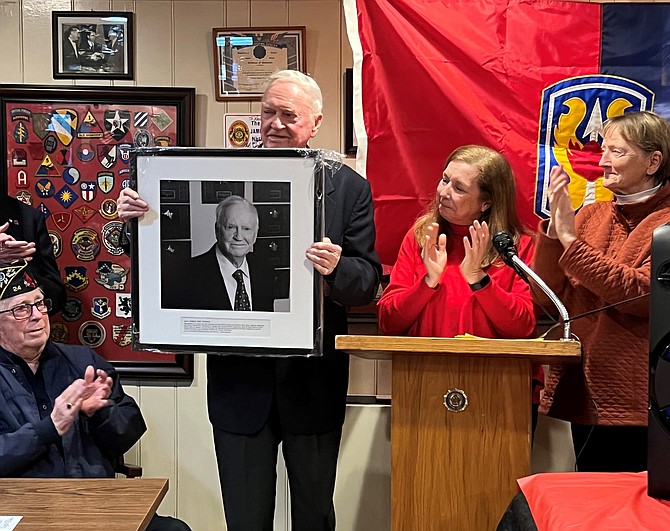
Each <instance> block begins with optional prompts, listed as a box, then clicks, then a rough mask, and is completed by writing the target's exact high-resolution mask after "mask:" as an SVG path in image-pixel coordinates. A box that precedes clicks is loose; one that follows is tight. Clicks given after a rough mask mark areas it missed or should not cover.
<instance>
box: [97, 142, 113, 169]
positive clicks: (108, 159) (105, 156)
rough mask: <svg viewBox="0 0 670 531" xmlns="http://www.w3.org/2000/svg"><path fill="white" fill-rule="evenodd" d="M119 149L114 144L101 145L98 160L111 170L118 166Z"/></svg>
mask: <svg viewBox="0 0 670 531" xmlns="http://www.w3.org/2000/svg"><path fill="white" fill-rule="evenodd" d="M116 153H117V148H116V145H114V144H100V145H99V146H98V160H99V161H100V164H102V167H103V168H105V169H107V170H109V169H110V168H112V167H113V166H114V164H116Z"/></svg>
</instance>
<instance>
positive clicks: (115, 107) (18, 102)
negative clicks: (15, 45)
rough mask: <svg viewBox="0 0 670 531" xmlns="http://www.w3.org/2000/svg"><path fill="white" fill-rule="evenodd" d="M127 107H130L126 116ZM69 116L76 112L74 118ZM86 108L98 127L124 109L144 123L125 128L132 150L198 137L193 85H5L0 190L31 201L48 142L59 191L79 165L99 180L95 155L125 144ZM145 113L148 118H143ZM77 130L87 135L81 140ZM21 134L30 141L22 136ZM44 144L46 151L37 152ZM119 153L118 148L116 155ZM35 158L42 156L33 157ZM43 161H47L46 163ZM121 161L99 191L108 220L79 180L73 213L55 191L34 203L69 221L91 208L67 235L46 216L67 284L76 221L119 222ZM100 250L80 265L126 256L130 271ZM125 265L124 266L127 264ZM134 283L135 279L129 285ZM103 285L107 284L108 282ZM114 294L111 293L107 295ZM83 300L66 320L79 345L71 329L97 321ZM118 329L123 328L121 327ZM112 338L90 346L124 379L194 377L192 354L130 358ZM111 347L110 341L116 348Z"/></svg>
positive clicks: (107, 327) (108, 330)
mask: <svg viewBox="0 0 670 531" xmlns="http://www.w3.org/2000/svg"><path fill="white" fill-rule="evenodd" d="M57 109H58V110H59V113H56V112H55V111H56V110H57ZM123 109H128V110H127V111H124V110H123ZM67 111H69V112H70V113H71V114H70V115H69V117H68V112H67ZM88 111H91V116H93V117H94V119H95V120H97V121H98V122H102V121H103V120H104V118H105V117H109V118H111V117H114V115H115V114H117V113H116V111H119V113H120V114H121V117H122V120H123V119H125V118H123V117H124V115H126V113H128V114H127V116H128V117H129V118H131V119H130V120H129V121H126V123H128V124H132V123H133V122H135V123H137V119H138V117H139V118H143V119H144V120H146V123H145V124H144V125H142V127H141V128H140V127H139V126H136V125H130V126H129V127H128V129H129V130H128V135H129V136H128V140H130V141H128V140H125V142H126V144H125V145H126V146H130V148H131V149H132V144H130V142H133V143H136V141H137V140H138V139H141V140H142V141H146V140H147V139H150V140H151V141H152V142H155V143H167V144H168V145H170V144H172V145H179V146H191V145H193V141H194V138H195V127H194V117H195V89H193V88H176V87H165V88H163V87H160V88H159V87H104V88H101V87H87V86H51V85H44V86H39V85H2V84H0V192H1V193H6V194H8V195H10V196H18V195H21V196H22V198H23V199H25V200H26V201H27V198H28V196H27V195H26V193H28V194H30V195H31V196H32V195H37V194H36V189H37V188H36V186H37V185H36V184H35V182H34V181H36V180H38V177H37V175H36V171H35V168H36V167H40V168H41V167H42V166H43V164H42V165H40V164H41V163H40V162H39V161H40V159H41V158H42V157H43V156H44V155H45V154H46V153H43V152H44V151H45V150H46V147H44V146H45V145H46V143H47V142H50V143H51V144H53V145H55V146H56V149H55V150H54V151H53V153H51V154H50V155H49V158H50V159H53V160H52V164H53V167H54V169H53V172H52V173H53V176H48V178H49V179H50V180H51V181H52V182H53V184H54V188H55V189H56V190H57V189H58V188H60V187H62V186H64V185H65V184H66V183H67V181H65V180H64V179H63V176H64V175H65V172H64V169H66V168H71V167H76V166H77V165H80V164H81V166H80V170H81V171H80V173H81V175H93V176H94V177H93V179H95V175H96V170H97V169H104V168H97V167H96V166H91V164H102V162H100V160H99V158H100V157H99V156H98V159H95V155H96V153H98V152H103V151H105V149H107V148H108V147H109V146H112V147H114V146H116V147H119V146H120V145H121V144H118V142H120V140H117V139H116V138H114V137H113V136H111V135H112V133H111V132H110V129H112V127H109V128H105V127H104V125H101V124H100V123H99V124H98V129H95V127H94V126H95V124H91V120H88V121H87V120H85V119H84V118H88ZM107 111H109V112H110V113H111V114H108V115H105V114H104V113H105V112H107ZM144 113H146V115H145V114H144ZM55 114H58V116H59V120H61V122H59V127H58V133H56V132H55V131H54V129H55V128H52V129H49V125H48V124H49V121H48V120H49V116H53V115H55ZM73 116H76V119H74V120H73ZM45 117H46V118H45ZM79 118H81V120H79ZM45 120H46V122H45ZM63 120H69V122H66V123H69V124H72V123H73V122H74V124H75V125H74V126H70V125H69V126H67V127H71V131H70V133H69V134H70V136H71V137H72V138H70V139H69V142H68V139H67V138H65V139H64V140H65V142H68V146H67V147H66V146H65V144H63V140H61V138H62V136H61V135H63V134H64V133H63V129H64V128H63V127H61V126H62V123H63ZM38 121H39V122H41V124H42V125H40V126H39V127H38V125H37V122H38ZM84 123H87V129H86V130H85V131H84ZM117 125H118V122H117ZM161 128H162V129H161ZM38 130H39V131H41V134H43V135H44V138H40V135H39V134H38V133H37V131H38ZM19 133H21V134H19ZM45 133H46V134H45ZM80 133H81V134H82V135H83V137H80V136H79V134H80ZM131 133H132V134H131ZM24 136H25V137H26V138H23V137H24ZM96 136H97V137H98V138H95V137H96ZM117 136H118V133H117ZM47 138H51V140H50V141H48V140H47ZM20 142H23V143H20ZM40 143H41V144H42V146H43V147H40ZM83 145H86V148H85V150H86V151H87V152H89V153H90V152H92V154H93V158H92V159H91V160H90V161H89V162H86V163H84V162H82V160H83V159H81V158H79V157H80V155H81V154H82V153H81V152H83V151H84V149H83V148H82V146H83ZM68 149H69V162H68V163H65V164H63V165H62V166H61V165H60V164H59V159H62V160H63V161H65V160H67V157H68V153H67V152H68ZM33 151H35V152H36V154H33ZM120 151H121V150H120V148H119V152H120ZM17 153H20V154H21V155H20V156H18V155H17ZM36 156H37V158H35V157H36ZM85 158H88V157H85ZM43 162H44V161H43V160H42V163H43ZM117 163H118V164H119V165H118V166H116V167H112V168H111V169H110V171H108V172H107V174H110V173H111V174H113V175H112V177H113V179H115V181H114V184H113V188H110V189H109V190H108V192H107V193H105V194H103V193H102V191H101V190H97V192H98V195H99V198H100V199H103V198H104V200H103V201H104V202H106V205H108V206H109V207H110V208H112V210H113V211H112V212H111V213H108V215H109V216H110V217H107V216H105V217H103V219H102V220H101V219H100V218H101V216H103V211H104V210H103V208H102V204H101V203H96V202H83V203H80V202H79V201H80V200H83V198H82V197H79V196H80V195H81V190H80V188H79V185H80V183H76V184H72V185H70V187H71V188H72V190H71V191H74V192H75V194H74V195H76V196H77V198H76V199H75V200H74V202H73V203H72V208H70V207H69V205H68V206H64V205H63V203H61V202H56V196H57V194H56V195H54V196H53V197H48V198H44V199H37V200H34V201H33V202H34V203H35V204H34V205H33V206H36V207H37V206H38V205H37V203H38V202H41V203H43V204H44V206H45V207H46V209H47V210H51V211H52V212H53V213H57V212H58V211H62V212H61V213H62V214H63V215H66V214H67V215H69V216H70V217H72V212H75V210H79V208H81V207H85V208H86V207H88V209H89V210H90V211H93V212H94V213H93V215H92V217H91V218H89V219H88V220H87V221H83V220H81V218H77V217H72V219H73V220H74V221H72V222H71V223H70V225H69V226H68V227H66V228H65V229H63V230H61V229H60V228H59V227H56V228H54V227H53V225H54V223H55V222H54V220H53V219H52V218H53V216H47V228H48V229H50V233H51V232H53V233H54V234H53V235H52V234H50V236H52V240H53V239H54V238H59V237H60V238H62V242H63V243H64V245H62V248H63V249H62V253H63V254H62V255H60V254H59V258H57V261H58V262H59V267H60V269H61V275H62V276H63V278H64V279H65V280H66V285H68V283H67V277H66V274H65V269H64V268H65V266H66V265H67V266H76V265H79V264H78V263H76V259H75V258H68V256H67V254H68V253H71V252H72V251H71V250H70V247H71V245H70V239H71V238H72V235H73V232H74V231H75V230H77V226H76V223H78V222H79V221H81V223H80V226H81V227H87V228H93V229H94V230H97V229H98V228H99V227H96V223H97V224H98V225H99V224H100V223H101V222H102V223H103V224H105V225H109V221H108V220H111V221H117V220H115V218H114V217H113V216H114V215H115V210H114V209H115V207H114V206H113V205H115V203H116V201H115V199H116V197H117V196H118V193H119V190H120V188H121V187H122V186H123V185H124V182H125V181H126V179H125V175H126V173H127V174H128V179H127V181H128V184H129V168H126V167H125V166H122V165H121V164H122V161H117ZM122 172H123V175H122ZM37 173H39V172H37ZM70 173H71V172H70ZM70 173H68V175H70ZM100 173H105V172H98V174H100ZM114 174H115V175H114ZM98 177H99V175H98ZM84 178H85V177H81V183H83V182H84V181H83V179H84ZM23 180H26V181H27V182H26V183H23ZM70 180H71V179H70ZM117 185H118V186H117ZM24 192H25V193H24ZM70 196H72V194H70ZM17 198H18V197H17ZM60 199H62V198H60ZM99 204H100V209H99V210H98V211H96V210H95V209H96V207H98V205H99ZM79 205H81V206H79ZM77 207H79V208H77ZM43 212H44V211H43ZM78 215H79V214H77V216H78ZM117 227H118V225H117ZM51 229H53V230H51ZM99 232H101V231H99ZM66 238H67V239H66ZM101 240H103V238H102V237H100V240H98V244H100V243H101ZM99 247H100V248H101V250H100V251H99V254H98V255H97V256H98V257H99V258H96V261H90V262H84V263H83V264H82V265H84V266H86V265H87V264H91V265H95V264H99V260H109V261H112V260H113V261H114V262H119V263H121V259H123V260H124V261H125V260H127V267H128V270H129V269H130V258H129V257H127V255H123V254H122V255H120V256H112V255H111V254H109V253H108V251H105V247H103V246H102V245H99ZM107 249H109V248H107ZM100 257H102V258H100ZM124 263H125V262H124ZM89 267H90V269H89V270H90V271H93V270H94V269H95V268H94V267H91V266H89ZM123 267H124V268H125V265H124V266H123ZM90 276H91V277H93V276H94V273H90ZM98 280H100V279H94V278H91V282H90V283H89V284H90V287H91V288H96V284H97V285H98V286H99V285H100V284H101V283H100V282H98ZM131 281H132V276H131V278H130V280H129V281H128V283H130V282H131ZM102 285H103V286H104V284H102ZM86 289H88V288H86ZM124 291H128V292H129V291H130V287H129V286H128V288H127V289H124ZM85 292H86V291H85V289H84V290H82V291H81V293H82V294H83V293H85ZM102 293H103V295H107V296H109V298H110V300H109V303H110V307H111V306H112V304H113V303H112V300H111V297H114V296H115V295H113V293H114V292H112V291H108V290H107V289H105V291H104V292H102ZM110 293H111V294H112V295H109V294H110ZM68 295H69V296H70V295H73V296H75V297H79V296H80V292H75V293H72V292H71V291H70V290H68ZM81 298H82V304H81V308H80V309H81V311H82V313H83V317H81V318H80V319H77V320H74V321H73V322H69V321H68V322H65V323H61V324H62V325H63V326H64V327H65V330H66V331H67V332H68V333H67V335H68V336H69V339H68V340H67V341H65V342H69V343H76V342H77V337H78V334H77V332H75V328H74V327H78V326H80V324H81V323H83V322H85V321H87V320H88V321H95V320H96V317H95V316H94V315H89V314H88V313H87V312H90V313H91V314H92V313H93V312H92V308H90V306H91V302H90V301H91V297H88V298H86V300H85V301H84V300H83V296H82V297H81ZM84 302H85V303H84ZM114 310H115V312H116V308H114ZM115 316H116V315H115ZM59 317H60V314H59V315H58V316H56V317H55V318H52V331H53V328H54V326H53V324H54V323H55V322H60V321H62V319H59ZM127 317H128V318H127V319H126V320H125V321H122V322H123V323H127V324H131V319H130V316H129V315H128V316H127ZM100 321H101V322H102V323H103V325H102V326H103V330H104V332H105V335H106V336H112V335H113V333H114V330H113V329H112V323H113V321H114V319H113V317H112V316H111V315H109V316H106V317H105V318H103V319H101V320H100ZM119 326H120V325H119ZM116 330H117V331H118V330H119V329H116ZM125 332H127V330H124V331H121V332H119V334H123V333H125ZM79 333H81V332H79ZM108 339H110V338H108ZM111 339H114V341H109V340H108V341H106V342H103V343H102V344H101V345H100V346H93V348H95V350H96V351H97V352H98V353H99V354H101V355H102V356H103V357H105V358H106V359H108V360H109V361H110V362H111V363H112V364H113V365H114V366H115V367H116V368H117V369H118V370H119V372H120V373H121V375H122V376H124V377H127V378H139V379H151V380H192V379H193V359H192V356H185V355H179V354H170V355H165V354H157V353H150V352H137V351H131V352H132V355H128V354H127V353H128V351H129V350H130V349H129V348H128V347H129V343H128V344H125V345H123V346H121V345H119V343H125V341H124V340H123V337H121V339H120V340H119V343H117V342H116V338H111ZM108 343H111V345H109V344H108ZM106 347H109V348H106ZM117 347H118V348H117Z"/></svg>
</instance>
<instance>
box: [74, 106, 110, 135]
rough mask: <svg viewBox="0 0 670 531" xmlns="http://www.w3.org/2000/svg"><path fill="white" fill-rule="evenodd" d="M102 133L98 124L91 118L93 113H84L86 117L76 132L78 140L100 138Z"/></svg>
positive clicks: (89, 111) (93, 117)
mask: <svg viewBox="0 0 670 531" xmlns="http://www.w3.org/2000/svg"><path fill="white" fill-rule="evenodd" d="M103 135H104V133H103V132H102V129H101V128H100V124H99V123H98V121H97V120H96V119H95V116H93V113H92V112H91V110H90V109H89V110H88V111H86V115H85V116H84V119H83V120H82V122H81V125H80V126H79V130H78V131H77V137H78V138H102V137H103Z"/></svg>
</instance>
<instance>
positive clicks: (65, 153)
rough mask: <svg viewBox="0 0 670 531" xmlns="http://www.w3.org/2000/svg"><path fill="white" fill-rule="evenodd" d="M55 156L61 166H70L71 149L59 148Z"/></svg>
mask: <svg viewBox="0 0 670 531" xmlns="http://www.w3.org/2000/svg"><path fill="white" fill-rule="evenodd" d="M57 157H58V164H60V165H61V166H70V165H71V164H72V151H71V150H70V149H61V150H60V151H59V152H58V155H57Z"/></svg>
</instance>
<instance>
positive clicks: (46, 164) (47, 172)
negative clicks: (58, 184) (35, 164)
mask: <svg viewBox="0 0 670 531" xmlns="http://www.w3.org/2000/svg"><path fill="white" fill-rule="evenodd" d="M35 175H36V176H37V177H58V176H59V175H60V172H59V171H58V168H56V166H55V165H54V163H53V162H51V157H49V155H44V159H42V163H41V164H40V167H39V168H37V171H36V172H35Z"/></svg>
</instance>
